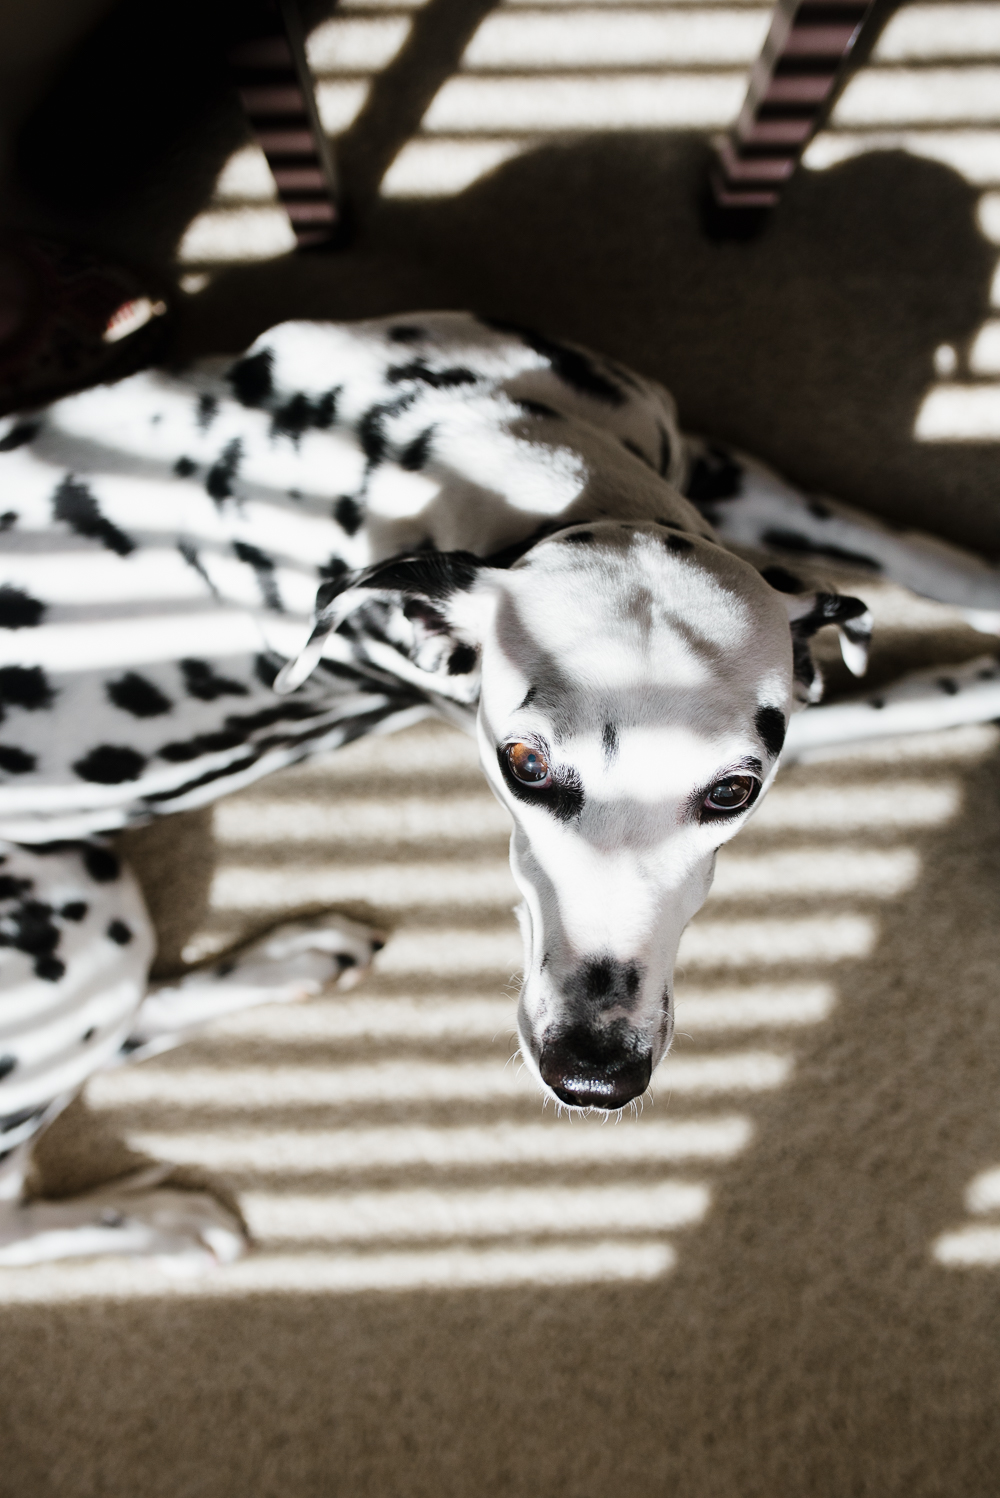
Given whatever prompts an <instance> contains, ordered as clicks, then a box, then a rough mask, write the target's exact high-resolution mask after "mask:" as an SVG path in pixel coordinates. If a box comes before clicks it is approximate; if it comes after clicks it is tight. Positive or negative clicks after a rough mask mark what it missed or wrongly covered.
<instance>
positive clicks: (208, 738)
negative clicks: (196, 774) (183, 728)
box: [147, 701, 326, 800]
mask: <svg viewBox="0 0 1000 1498" xmlns="http://www.w3.org/2000/svg"><path fill="white" fill-rule="evenodd" d="M322 711H323V709H322V708H317V707H316V706H315V705H314V704H312V703H309V702H294V701H286V702H282V703H281V704H280V705H279V706H276V707H265V708H262V709H261V711H260V712H256V713H243V714H240V713H232V714H230V715H229V716H228V717H226V718H224V719H223V723H222V727H221V729H219V730H217V731H216V732H214V733H199V734H195V735H194V736H193V737H192V738H190V739H180V740H178V741H177V742H175V743H171V744H164V745H163V746H162V748H160V749H158V750H157V754H159V756H160V758H161V759H165V760H167V761H168V762H169V763H170V764H175V765H176V764H187V763H188V762H189V761H190V760H193V759H198V758H199V756H200V755H203V754H218V753H220V752H221V751H223V750H225V749H235V748H238V747H239V746H240V745H241V744H245V743H247V741H248V740H249V739H250V737H251V735H252V734H254V733H256V732H258V731H259V730H260V729H262V728H270V727H272V726H273V725H274V724H276V723H281V724H282V725H287V724H288V723H289V722H296V721H299V720H302V719H310V718H315V717H316V716H318V715H319V714H321V713H322ZM325 731H326V730H325V729H319V730H317V732H325ZM286 732H287V729H286ZM275 742H282V743H283V742H286V738H285V734H284V733H283V734H282V736H281V739H280V740H271V741H270V743H275ZM267 747H268V743H264V744H261V745H257V746H256V749H255V752H256V753H261V752H263V750H264V749H265V748H267ZM253 762H254V761H253V759H252V758H251V759H250V760H249V761H248V763H251V764H252V763H253ZM236 768H237V767H234V766H232V765H230V766H229V767H228V770H222V771H221V772H220V773H221V774H226V773H235V769H236ZM239 768H242V762H241V764H240V766H239ZM207 778H208V779H210V778H211V772H209V776H208V777H207ZM147 799H149V800H155V799H156V798H155V797H149V798H147Z"/></svg>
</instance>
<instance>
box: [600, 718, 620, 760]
mask: <svg viewBox="0 0 1000 1498" xmlns="http://www.w3.org/2000/svg"><path fill="white" fill-rule="evenodd" d="M601 743H602V745H603V747H604V758H605V760H606V762H607V763H608V764H609V765H610V764H611V762H612V760H613V759H614V758H615V756H616V755H617V753H618V730H617V728H616V727H615V725H614V724H613V723H605V725H604V731H603V733H602V734H601Z"/></svg>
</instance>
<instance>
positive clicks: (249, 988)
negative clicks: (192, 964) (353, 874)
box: [118, 915, 384, 1060]
mask: <svg viewBox="0 0 1000 1498" xmlns="http://www.w3.org/2000/svg"><path fill="white" fill-rule="evenodd" d="M383 945H384V936H383V935H382V933H380V932H378V931H373V930H372V929H371V928H370V927H368V926H362V925H360V924H359V923H358V922H357V921H351V920H348V919H347V917H346V916H340V915H320V916H314V917H310V918H309V919H306V920H299V921H288V922H285V923H284V924H283V925H280V926H276V927H275V928H274V929H273V930H272V931H270V932H268V934H267V935H266V936H264V937H262V938H261V939H259V940H258V941H255V942H254V943H253V944H252V945H250V946H248V947H245V948H243V949H242V950H241V951H239V952H237V953H234V954H233V955H232V956H230V957H228V958H227V959H225V960H223V961H219V962H215V963H212V964H210V965H208V966H206V967H202V968H197V969H195V971H194V972H192V973H188V974H186V975H185V976H184V977H183V978H181V979H180V980H178V981H177V982H176V983H172V984H165V985H164V986H163V987H158V988H154V989H153V990H152V991H151V992H150V993H149V994H147V996H146V998H145V999H143V1001H142V1004H141V1005H140V1006H139V1010H138V1012H137V1014H136V1016H135V1019H134V1021H133V1023H132V1027H131V1029H130V1030H129V1034H128V1036H127V1038H126V1039H125V1041H124V1042H123V1044H122V1047H121V1050H120V1052H119V1058H118V1059H121V1060H143V1059H144V1058H145V1057H147V1056H153V1055H156V1054H157V1053H158V1052H160V1051H165V1050H170V1049H171V1048H172V1047H173V1046H175V1045H178V1044H180V1042H181V1041H183V1040H186V1039H187V1038H188V1036H190V1035H191V1034H193V1033H194V1032H195V1031H196V1030H199V1029H201V1028H202V1026H203V1025H206V1024H208V1023H209V1021H210V1020H213V1019H219V1018H221V1017H222V1016H223V1015H225V1014H233V1013H235V1012H237V1011H239V1010H241V1009H250V1008H253V1007H254V1006H255V1005H258V1004H289V1003H295V1002H296V1001H297V1000H300V999H307V998H311V997H312V996H313V995H315V994H317V993H319V992H320V990H321V989H323V988H325V987H326V986H327V985H328V984H331V983H336V986H337V987H338V988H353V987H354V985H355V984H356V983H358V982H359V981H360V979H361V978H362V977H363V976H364V974H365V973H366V971H367V970H368V967H369V966H370V964H371V961H372V958H373V957H374V955H375V953H376V952H377V951H379V950H380V948H381V947H382V946H383Z"/></svg>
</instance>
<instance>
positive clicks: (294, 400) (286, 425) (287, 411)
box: [271, 388, 340, 446]
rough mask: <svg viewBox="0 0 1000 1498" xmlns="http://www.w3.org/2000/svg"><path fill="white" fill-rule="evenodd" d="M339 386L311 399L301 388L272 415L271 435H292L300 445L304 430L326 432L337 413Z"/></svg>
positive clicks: (293, 439)
mask: <svg viewBox="0 0 1000 1498" xmlns="http://www.w3.org/2000/svg"><path fill="white" fill-rule="evenodd" d="M339 394H340V390H339V388H338V389H336V390H327V391H326V392H325V394H323V395H320V396H317V398H316V399H315V400H310V398H309V396H308V395H305V394H304V393H303V392H302V391H301V390H300V391H298V393H297V394H295V395H293V396H292V397H291V399H290V400H287V401H286V402H285V404H284V405H283V406H279V407H278V409H277V410H276V411H275V412H274V414H273V415H272V417H271V436H272V437H290V438H291V440H292V441H293V442H294V443H295V445H296V446H298V443H299V440H300V438H301V437H302V434H303V432H308V431H310V430H311V429H315V430H316V431H320V432H326V431H328V430H329V429H330V427H332V426H333V423H334V419H335V417H336V414H337V397H338V395H339Z"/></svg>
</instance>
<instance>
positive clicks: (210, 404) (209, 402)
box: [194, 395, 219, 432]
mask: <svg viewBox="0 0 1000 1498" xmlns="http://www.w3.org/2000/svg"><path fill="white" fill-rule="evenodd" d="M218 414H219V402H218V398H217V397H216V396H214V395H199V397H198V404H197V406H196V407H195V413H194V419H195V421H196V422H197V423H198V430H199V431H201V432H207V431H208V429H209V427H210V426H211V425H212V422H213V421H214V420H215V418H216V417H217V416H218Z"/></svg>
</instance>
